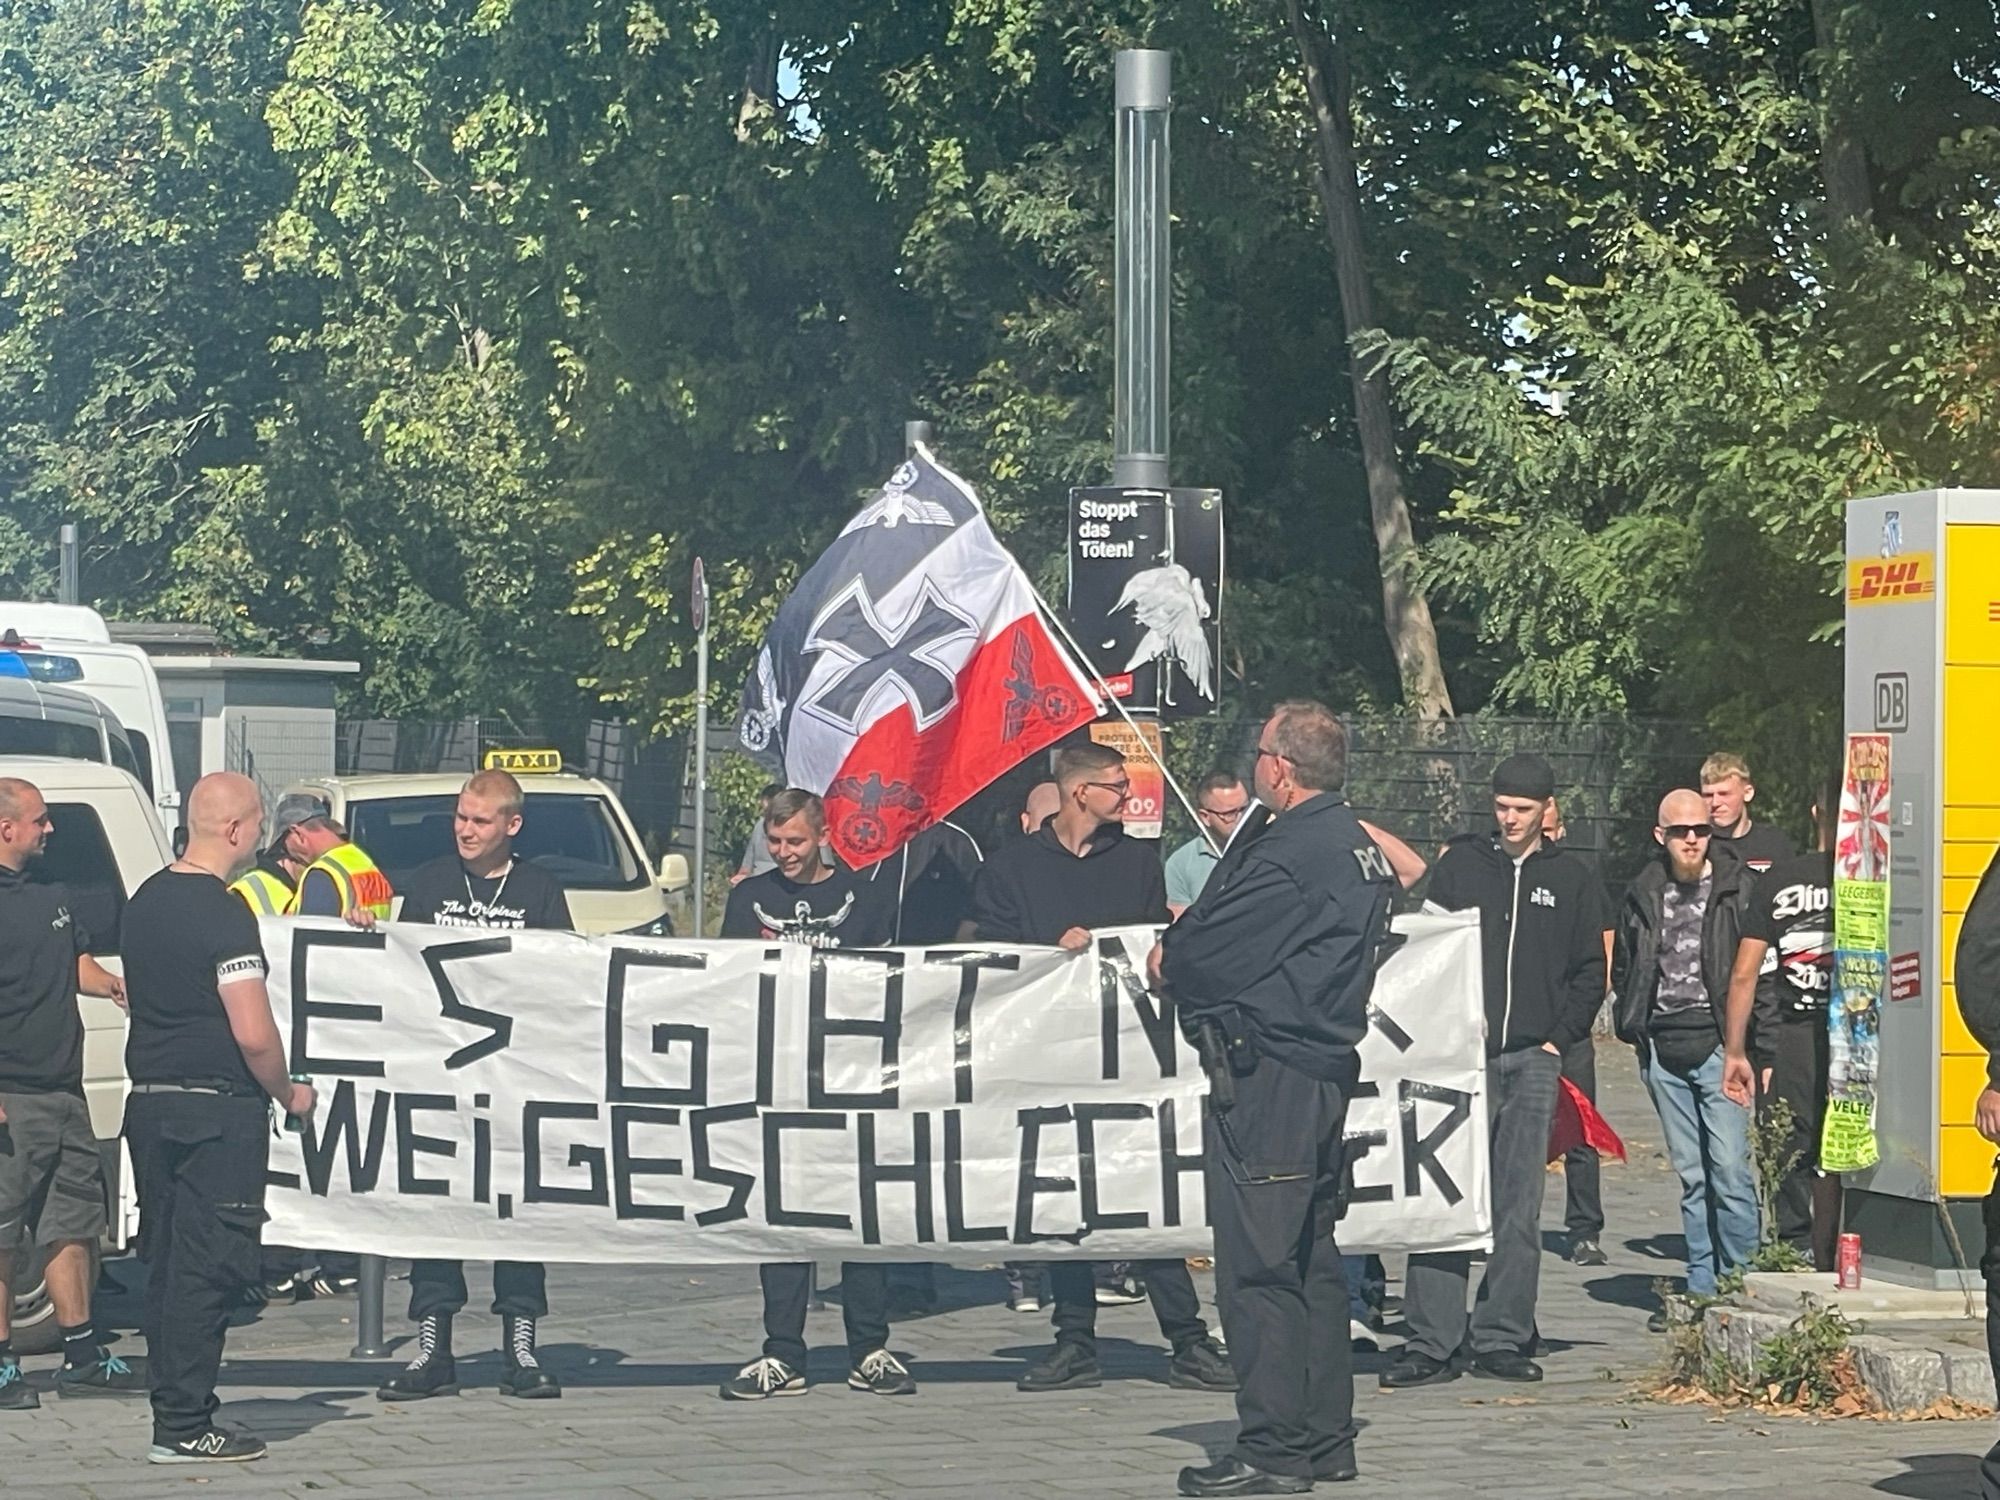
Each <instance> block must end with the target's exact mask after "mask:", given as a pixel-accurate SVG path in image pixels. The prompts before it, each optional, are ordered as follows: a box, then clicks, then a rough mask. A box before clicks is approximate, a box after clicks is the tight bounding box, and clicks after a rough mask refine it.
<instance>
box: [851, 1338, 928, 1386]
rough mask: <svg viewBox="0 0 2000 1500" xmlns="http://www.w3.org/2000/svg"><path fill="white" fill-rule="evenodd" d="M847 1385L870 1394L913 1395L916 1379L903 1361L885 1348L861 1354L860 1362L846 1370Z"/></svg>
mask: <svg viewBox="0 0 2000 1500" xmlns="http://www.w3.org/2000/svg"><path fill="white" fill-rule="evenodd" d="M847 1387H848V1389H849V1390H854V1391H867V1392H868V1393H869V1394H870V1395H872V1396H914V1395H916V1393H917V1382H916V1379H915V1378H914V1377H913V1376H912V1375H911V1374H910V1372H909V1370H908V1369H907V1368H905V1367H904V1364H903V1362H902V1361H901V1360H900V1359H898V1358H896V1356H895V1355H893V1354H891V1353H890V1352H889V1351H888V1350H887V1349H877V1350H876V1351H875V1352H874V1353H873V1354H864V1355H862V1356H861V1362H860V1363H859V1364H857V1365H856V1366H855V1367H854V1368H853V1369H851V1370H849V1371H848V1372H847Z"/></svg>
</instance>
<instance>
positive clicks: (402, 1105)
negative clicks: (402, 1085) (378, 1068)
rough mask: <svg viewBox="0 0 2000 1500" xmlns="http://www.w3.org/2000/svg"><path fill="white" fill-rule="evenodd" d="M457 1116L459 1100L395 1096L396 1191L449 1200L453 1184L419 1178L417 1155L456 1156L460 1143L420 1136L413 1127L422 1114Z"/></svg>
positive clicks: (406, 1194) (437, 1097) (441, 1180)
mask: <svg viewBox="0 0 2000 1500" xmlns="http://www.w3.org/2000/svg"><path fill="white" fill-rule="evenodd" d="M425 1111H436V1112H438V1113H440V1114H456V1113H457V1112H458V1100H457V1099H456V1098H455V1097H454V1096H453V1095H450V1094H398V1095H397V1096H396V1191H397V1192H399V1193H401V1194H403V1195H404V1196H405V1197H412V1198H447V1197H449V1196H451V1183H450V1182H448V1181H447V1180H446V1179H444V1178H442V1177H419V1176H418V1175H417V1153H418V1152H420V1151H421V1152H423V1153H424V1154H425V1155H427V1156H457V1155H458V1142H457V1141H447V1140H441V1139H439V1138H438V1137H437V1136H434V1135H419V1134H418V1133H417V1131H416V1129H415V1127H414V1126H413V1125H412V1124H411V1123H410V1118H411V1116H413V1115H415V1114H418V1113H419V1112H425Z"/></svg>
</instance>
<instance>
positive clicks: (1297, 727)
mask: <svg viewBox="0 0 2000 1500" xmlns="http://www.w3.org/2000/svg"><path fill="white" fill-rule="evenodd" d="M1268 733H1269V736H1270V740H1271V746H1270V748H1271V751H1272V753H1273V754H1276V755H1282V756H1283V757H1284V758H1285V759H1286V760H1287V761H1289V762H1290V763H1291V767H1292V775H1293V776H1294V777H1296V778H1297V780H1298V783H1299V785H1300V786H1303V787H1306V788H1307V789H1309V790H1311V791H1315V792H1337V791H1339V790H1340V789H1341V788H1342V787H1344V786H1346V785H1347V726H1346V725H1344V724H1342V723H1341V722H1340V718H1339V716H1338V715H1337V714H1335V713H1334V711H1333V710H1332V709H1330V708H1328V707H1327V706H1326V705H1325V704H1324V703H1319V702H1315V701H1314V700H1313V699H1311V698H1289V699H1287V700H1286V701H1285V702H1283V703H1280V704H1279V705H1278V706H1277V707H1276V708H1275V709H1273V710H1272V711H1271V728H1270V730H1269V731H1268Z"/></svg>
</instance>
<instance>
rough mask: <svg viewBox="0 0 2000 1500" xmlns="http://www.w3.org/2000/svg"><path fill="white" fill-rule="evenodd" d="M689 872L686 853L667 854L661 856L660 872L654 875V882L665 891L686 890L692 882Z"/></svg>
mask: <svg viewBox="0 0 2000 1500" xmlns="http://www.w3.org/2000/svg"><path fill="white" fill-rule="evenodd" d="M692 881H693V877H692V876H690V875H689V874H688V860H687V856H686V855H685V854H665V855H662V856H661V857H660V873H659V874H657V875H655V876H654V877H653V884H655V885H657V886H658V887H659V888H660V889H661V890H663V891H684V890H686V889H687V888H688V886H689V885H690V884H691V883H692Z"/></svg>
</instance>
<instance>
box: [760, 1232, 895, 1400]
mask: <svg viewBox="0 0 2000 1500" xmlns="http://www.w3.org/2000/svg"><path fill="white" fill-rule="evenodd" d="M757 1276H758V1279H759V1280H760V1281H762V1282H763V1283H764V1352H765V1353H766V1354H767V1355H769V1356H770V1357H771V1358H773V1359H782V1360H783V1361H784V1362H785V1363H786V1364H788V1365H790V1366H791V1367H792V1368H793V1369H794V1370H797V1371H800V1372H801V1373H803V1372H804V1370H805V1367H806V1306H807V1304H808V1303H810V1302H811V1301H812V1277H813V1263H812V1262H811V1261H807V1260H802V1261H796V1262H789V1261H788V1262H786V1263H785V1264H783V1265H775V1266H760V1267H759V1268H758V1271H757ZM840 1314H841V1317H842V1319H843V1320H844V1321H845V1322H846V1324H847V1357H848V1360H849V1362H850V1364H858V1363H860V1361H861V1358H862V1356H863V1355H867V1354H873V1353H874V1352H875V1351H876V1350H877V1349H883V1348H887V1347H888V1344H889V1268H888V1266H886V1265H884V1264H882V1263H881V1262H879V1261H858V1260H850V1261H848V1262H846V1263H845V1264H844V1265H842V1266H841V1268H840Z"/></svg>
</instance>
